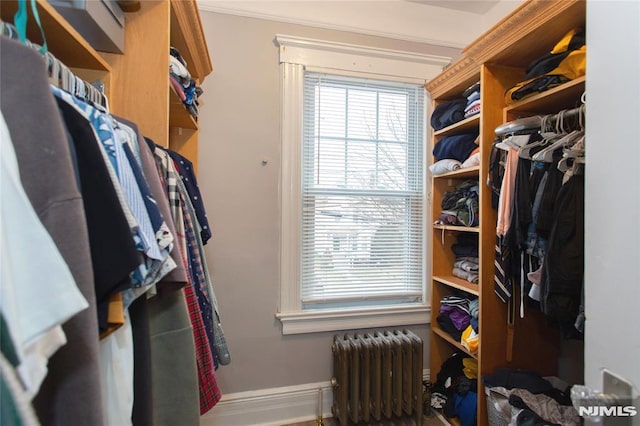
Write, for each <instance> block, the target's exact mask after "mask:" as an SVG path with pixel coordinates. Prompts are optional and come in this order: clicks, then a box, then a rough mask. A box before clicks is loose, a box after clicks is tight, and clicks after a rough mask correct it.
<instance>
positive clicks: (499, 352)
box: [426, 0, 586, 426]
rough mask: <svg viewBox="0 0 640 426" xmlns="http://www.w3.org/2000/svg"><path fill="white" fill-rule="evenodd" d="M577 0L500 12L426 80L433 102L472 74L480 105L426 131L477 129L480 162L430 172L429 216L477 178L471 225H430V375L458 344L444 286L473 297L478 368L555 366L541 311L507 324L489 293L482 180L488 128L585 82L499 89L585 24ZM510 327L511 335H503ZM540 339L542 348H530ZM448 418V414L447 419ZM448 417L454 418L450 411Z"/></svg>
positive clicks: (566, 96)
mask: <svg viewBox="0 0 640 426" xmlns="http://www.w3.org/2000/svg"><path fill="white" fill-rule="evenodd" d="M585 16H586V3H585V1H584V0H566V1H562V2H548V1H544V0H528V1H525V2H524V3H523V4H522V5H521V6H520V7H518V8H517V9H516V10H515V11H514V12H512V13H511V15H509V16H507V17H506V18H504V19H503V20H502V21H501V22H499V23H498V24H497V25H496V26H494V27H493V28H492V29H490V30H489V31H487V32H486V33H485V34H483V35H482V36H481V37H480V38H478V40H476V41H474V42H473V43H471V44H470V45H469V46H468V47H467V48H465V49H464V50H463V56H462V57H461V58H460V59H459V60H458V61H456V62H455V63H454V64H452V65H451V66H449V67H448V68H447V69H446V70H444V71H443V72H442V73H441V74H440V75H438V76H437V77H435V78H434V79H432V80H431V81H430V82H429V83H428V84H427V85H426V88H427V90H428V91H429V92H430V94H431V97H432V99H434V104H435V105H438V104H440V103H442V102H445V101H448V100H451V99H455V98H460V97H461V95H462V92H463V91H464V90H465V89H467V88H468V87H469V86H470V85H472V84H473V83H475V82H478V81H479V82H480V86H481V94H480V99H481V112H480V114H479V115H478V116H474V117H470V118H468V119H466V120H463V121H461V122H459V123H456V124H454V125H452V126H449V127H447V128H445V129H442V130H439V131H436V132H434V133H433V138H432V144H431V146H430V147H429V150H431V149H432V148H433V145H434V144H437V143H438V142H439V141H440V140H441V138H442V137H443V136H446V135H450V134H455V133H461V132H468V131H473V130H478V131H479V134H480V138H479V144H480V145H479V146H480V153H481V154H480V156H481V161H480V166H479V167H475V168H473V169H460V170H456V171H454V172H449V173H446V174H443V175H437V176H432V184H433V185H432V197H431V209H432V210H431V211H432V215H433V217H434V218H437V217H438V215H439V213H440V210H441V208H440V203H441V201H442V198H443V196H444V194H445V193H446V192H447V191H449V190H451V189H452V188H454V187H455V186H456V185H457V184H458V183H460V182H462V181H463V180H465V179H477V180H478V182H479V189H480V200H479V219H480V224H479V226H478V227H474V228H469V227H461V226H443V225H434V226H433V228H432V231H433V232H432V244H431V253H432V255H431V256H432V257H431V265H432V276H431V289H432V295H431V305H432V311H431V312H432V317H431V331H432V333H431V339H430V356H431V359H430V368H431V376H432V377H435V376H436V375H437V373H438V371H439V370H440V366H441V365H442V363H443V362H444V361H445V360H446V359H447V358H448V357H449V356H451V354H453V353H454V352H455V351H457V350H462V351H463V352H465V353H468V351H466V350H464V348H463V347H462V345H460V343H459V342H456V341H455V340H454V339H453V338H451V336H449V335H448V334H447V333H446V332H444V331H443V330H441V329H440V328H439V326H438V323H437V321H436V318H437V316H438V314H439V311H440V301H441V299H442V298H443V297H445V296H448V295H451V294H454V293H455V294H463V295H464V294H467V295H468V297H469V298H473V297H478V299H479V312H480V313H479V330H480V345H479V349H478V353H477V354H474V355H472V356H473V357H474V358H475V359H477V360H478V368H479V371H478V374H479V375H480V376H483V375H488V374H492V373H493V372H494V371H495V370H496V369H497V368H503V367H504V368H524V369H534V370H536V371H538V372H540V373H541V374H542V375H553V374H556V373H557V367H558V353H559V352H558V339H557V333H555V331H554V330H551V329H550V328H549V327H547V325H546V324H545V322H544V321H543V319H542V317H541V315H537V313H533V312H531V311H530V312H529V313H527V315H526V316H525V318H519V317H518V318H516V319H515V322H514V324H513V326H512V327H513V328H510V327H508V325H507V305H506V304H504V303H503V302H502V301H500V300H499V299H498V298H497V296H496V295H495V294H494V283H493V281H494V253H495V242H496V234H495V228H496V216H497V215H496V212H495V211H494V210H493V208H492V206H491V198H492V194H491V191H490V189H489V188H488V187H487V186H486V185H485V184H484V180H485V179H486V176H487V174H488V172H489V156H490V150H491V145H492V143H493V141H494V139H495V133H494V129H495V128H496V127H497V126H498V125H500V124H502V123H504V122H505V121H507V120H511V119H514V118H517V117H519V116H528V115H535V114H552V113H556V112H558V111H559V110H561V109H565V108H574V107H576V106H578V105H579V101H580V97H581V95H582V93H583V92H584V90H585V82H586V80H585V78H584V77H583V78H578V79H575V80H573V81H570V82H567V83H565V84H562V85H560V86H557V87H554V88H552V89H550V90H548V91H546V92H543V93H539V94H536V95H533V96H530V97H528V98H526V99H523V100H521V101H519V102H516V103H513V104H512V105H506V103H505V99H504V94H505V92H506V90H508V89H509V88H510V87H513V85H514V84H516V83H518V82H520V81H522V80H523V78H524V75H525V69H526V67H527V66H528V64H529V63H530V62H531V61H532V60H534V59H535V58H537V57H539V56H542V55H543V54H545V53H548V52H549V51H550V50H551V49H552V48H553V46H554V45H555V43H556V42H557V41H558V40H559V39H560V38H562V36H563V35H564V34H566V33H567V32H568V31H569V30H570V29H573V28H580V27H583V26H584V24H585ZM461 234H466V235H469V234H473V235H476V236H477V237H478V243H479V255H480V258H479V267H480V271H479V283H478V284H471V283H469V282H467V281H465V280H462V279H460V278H457V277H454V276H452V275H451V269H452V266H453V263H454V262H455V256H454V255H453V253H452V251H451V246H452V245H453V244H454V243H455V242H456V239H457V237H458V236H459V235H461ZM509 330H513V332H514V334H513V341H511V340H510V339H509V338H508V337H507V336H508V335H509ZM532 347H533V348H536V347H544V348H545V350H544V351H532V350H530V348H532ZM477 393H478V411H477V416H478V425H481V426H486V425H488V418H487V412H486V400H485V395H484V389H483V385H482V381H479V384H478V389H477ZM448 420H449V419H448ZM450 422H452V423H455V420H454V419H450Z"/></svg>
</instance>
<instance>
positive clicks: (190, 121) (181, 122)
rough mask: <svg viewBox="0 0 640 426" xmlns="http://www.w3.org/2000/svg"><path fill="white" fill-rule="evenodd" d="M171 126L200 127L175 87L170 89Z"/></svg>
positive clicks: (194, 128)
mask: <svg viewBox="0 0 640 426" xmlns="http://www.w3.org/2000/svg"><path fill="white" fill-rule="evenodd" d="M169 127H181V128H183V129H193V130H197V129H198V123H197V122H196V120H195V119H194V118H193V116H192V115H191V114H189V111H187V109H186V108H185V106H184V104H183V103H182V101H181V100H180V97H179V96H178V94H177V93H176V91H175V90H174V88H173V87H170V89H169Z"/></svg>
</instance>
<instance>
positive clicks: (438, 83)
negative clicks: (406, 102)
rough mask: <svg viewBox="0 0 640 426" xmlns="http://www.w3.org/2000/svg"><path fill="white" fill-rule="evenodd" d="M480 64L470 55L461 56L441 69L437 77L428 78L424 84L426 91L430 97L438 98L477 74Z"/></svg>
mask: <svg viewBox="0 0 640 426" xmlns="http://www.w3.org/2000/svg"><path fill="white" fill-rule="evenodd" d="M479 73H480V65H479V64H478V63H476V62H475V61H474V60H473V59H472V58H471V57H469V56H463V57H462V58H460V59H458V60H457V61H456V62H454V63H453V64H452V65H450V66H449V67H448V68H447V69H445V70H444V71H442V73H440V74H439V75H438V76H437V77H435V78H433V79H432V80H430V81H429V82H428V83H427V84H426V85H425V87H426V89H427V91H428V92H429V93H430V94H431V97H432V98H434V99H435V98H440V97H443V95H444V94H445V93H447V92H450V91H451V89H453V88H455V87H459V86H460V85H461V84H464V83H465V82H467V81H468V80H469V79H473V78H474V76H476V75H479ZM445 96H446V95H445Z"/></svg>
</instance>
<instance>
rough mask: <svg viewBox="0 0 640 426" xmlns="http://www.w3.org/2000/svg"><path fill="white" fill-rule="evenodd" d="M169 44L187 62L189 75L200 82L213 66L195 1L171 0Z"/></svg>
mask: <svg viewBox="0 0 640 426" xmlns="http://www.w3.org/2000/svg"><path fill="white" fill-rule="evenodd" d="M171 45H172V46H173V47H175V48H176V49H178V51H180V55H181V56H182V57H183V58H184V60H185V61H186V62H187V68H188V69H189V73H190V74H191V77H193V78H194V79H196V80H198V81H199V83H200V84H202V82H203V81H204V78H205V77H206V76H207V75H209V74H210V73H211V72H212V71H213V66H212V65H211V58H210V57H209V48H208V47H207V40H206V39H205V36H204V31H203V30H202V22H201V21H200V14H199V13H198V6H197V4H196V2H195V1H193V0H171ZM168 53H169V52H167V54H168Z"/></svg>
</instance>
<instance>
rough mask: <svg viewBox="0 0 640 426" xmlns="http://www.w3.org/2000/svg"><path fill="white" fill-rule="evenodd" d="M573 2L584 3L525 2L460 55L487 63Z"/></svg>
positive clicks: (572, 5)
mask: <svg viewBox="0 0 640 426" xmlns="http://www.w3.org/2000/svg"><path fill="white" fill-rule="evenodd" d="M576 4H584V0H561V1H549V0H530V1H528V2H525V3H523V4H522V5H521V6H520V7H519V8H517V9H516V10H514V11H513V12H512V13H511V14H510V15H508V16H507V17H505V18H504V19H502V20H501V21H500V22H498V23H497V24H496V25H494V26H493V28H491V29H490V30H488V31H487V32H486V33H484V34H483V35H482V36H480V37H479V38H478V39H476V40H475V41H474V42H472V43H471V44H469V45H468V46H467V47H466V48H464V49H463V50H462V54H463V55H464V56H470V57H471V58H473V59H474V60H475V61H476V62H478V63H485V62H488V61H490V60H491V59H492V58H493V57H495V56H497V55H498V54H499V53H501V52H503V51H504V50H505V49H507V48H508V47H511V46H513V45H514V44H516V43H518V41H520V40H522V39H523V38H524V37H525V36H526V35H528V34H530V33H531V32H532V31H533V30H535V29H536V28H539V27H541V26H543V25H544V24H545V23H547V22H548V21H550V20H552V19H553V18H555V17H557V16H560V15H561V14H563V13H564V12H565V11H566V10H567V9H570V8H572V7H574V6H575V5H576Z"/></svg>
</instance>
